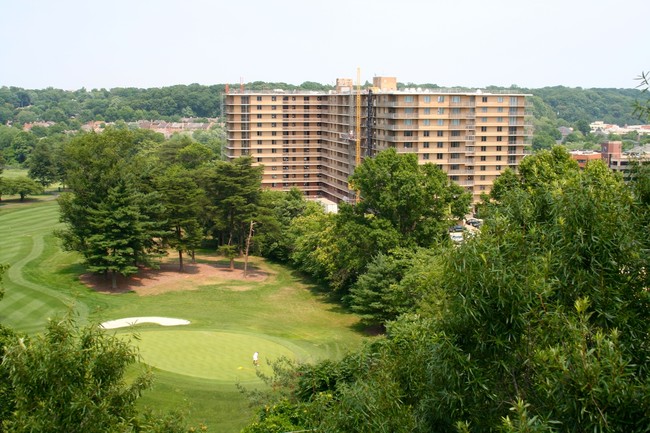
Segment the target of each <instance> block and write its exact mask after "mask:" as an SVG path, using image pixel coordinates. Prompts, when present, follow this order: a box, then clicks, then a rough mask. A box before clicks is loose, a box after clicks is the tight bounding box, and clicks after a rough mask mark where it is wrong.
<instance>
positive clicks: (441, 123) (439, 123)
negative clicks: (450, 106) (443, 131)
mask: <svg viewBox="0 0 650 433" xmlns="http://www.w3.org/2000/svg"><path fill="white" fill-rule="evenodd" d="M436 123H437V125H438V126H444V125H445V121H444V119H438V121H437V122H436Z"/></svg>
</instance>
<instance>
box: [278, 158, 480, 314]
mask: <svg viewBox="0 0 650 433" xmlns="http://www.w3.org/2000/svg"><path fill="white" fill-rule="evenodd" d="M350 182H351V183H352V184H353V185H354V186H355V188H357V189H358V191H359V194H360V196H361V200H360V201H359V202H358V203H355V204H345V203H342V204H340V205H339V212H338V214H336V215H324V214H323V213H322V211H321V213H319V212H317V211H312V212H309V213H306V214H305V215H304V216H302V217H298V218H295V219H294V220H293V222H292V224H291V228H290V230H289V232H290V234H289V236H290V237H292V238H293V239H295V241H294V246H293V250H292V251H291V254H290V259H291V261H292V263H293V264H294V265H295V266H297V267H298V268H299V269H301V270H303V271H304V272H307V273H309V274H311V275H312V276H313V277H315V278H317V279H321V280H323V281H324V282H327V284H328V285H329V287H330V288H331V290H333V291H336V292H339V294H341V295H346V294H347V293H348V290H349V289H350V287H352V286H353V285H354V283H355V282H356V281H357V279H358V278H359V277H360V276H361V275H362V274H363V273H364V272H365V271H366V267H367V266H368V265H369V263H370V262H372V261H373V259H374V258H375V256H377V255H378V254H382V253H383V254H389V253H391V252H392V251H394V250H396V249H398V248H407V249H411V250H413V249H416V248H418V247H433V246H440V245H449V243H450V241H449V236H448V234H447V229H448V228H449V227H450V226H452V225H453V224H454V221H455V220H457V219H461V218H462V217H463V216H464V215H465V214H466V213H467V211H468V209H469V204H470V201H471V197H470V196H469V194H468V193H467V192H465V190H464V189H463V188H462V187H460V186H459V185H457V184H455V183H453V182H451V181H450V180H449V179H448V177H447V175H446V174H445V173H443V172H442V170H440V169H439V168H438V167H436V166H435V165H433V164H423V165H420V164H418V161H417V158H416V155H414V154H398V153H397V152H396V151H395V150H394V149H387V150H385V151H383V152H381V153H379V154H378V155H377V156H376V157H375V158H372V159H367V160H365V161H364V162H363V164H361V165H360V166H359V167H358V168H357V169H356V170H355V172H354V174H353V175H352V176H351V177H350ZM352 299H354V298H352ZM389 308H392V307H389ZM380 322H381V321H380Z"/></svg>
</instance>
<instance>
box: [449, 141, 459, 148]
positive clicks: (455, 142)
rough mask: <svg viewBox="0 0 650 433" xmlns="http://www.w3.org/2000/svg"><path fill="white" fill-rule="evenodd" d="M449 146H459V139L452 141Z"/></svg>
mask: <svg viewBox="0 0 650 433" xmlns="http://www.w3.org/2000/svg"><path fill="white" fill-rule="evenodd" d="M451 147H460V141H452V142H451Z"/></svg>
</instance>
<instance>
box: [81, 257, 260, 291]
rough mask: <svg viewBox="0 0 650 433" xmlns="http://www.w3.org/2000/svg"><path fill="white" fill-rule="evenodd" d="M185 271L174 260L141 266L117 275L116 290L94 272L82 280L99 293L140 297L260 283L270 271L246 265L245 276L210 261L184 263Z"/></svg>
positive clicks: (106, 279)
mask: <svg viewBox="0 0 650 433" xmlns="http://www.w3.org/2000/svg"><path fill="white" fill-rule="evenodd" d="M184 268H185V270H184V272H179V271H178V264H177V263H163V264H161V265H160V269H149V268H142V269H140V270H139V271H138V273H137V274H136V275H132V276H130V277H123V276H121V275H118V277H117V289H112V288H111V277H110V275H109V276H106V277H104V276H102V275H96V274H83V275H81V277H80V279H81V281H82V282H83V283H84V284H85V285H87V286H88V287H90V288H92V289H93V290H95V291H97V292H100V293H107V294H119V293H127V292H135V293H137V294H138V295H140V296H147V295H159V294H161V293H167V292H175V291H180V290H196V289H198V288H199V287H200V286H205V285H208V284H216V283H221V282H225V281H233V280H235V281H246V282H251V281H254V282H260V281H264V280H266V279H267V278H268V277H269V273H268V272H266V271H264V270H261V269H259V268H257V267H256V266H253V267H251V266H250V265H249V269H248V272H247V274H246V277H244V270H243V269H239V268H235V269H234V270H232V271H231V270H230V269H229V268H228V267H227V266H222V265H221V264H213V263H195V264H186V265H185V266H184ZM250 288H252V286H248V285H246V286H237V285H233V286H232V287H231V290H238V291H241V290H247V289H250Z"/></svg>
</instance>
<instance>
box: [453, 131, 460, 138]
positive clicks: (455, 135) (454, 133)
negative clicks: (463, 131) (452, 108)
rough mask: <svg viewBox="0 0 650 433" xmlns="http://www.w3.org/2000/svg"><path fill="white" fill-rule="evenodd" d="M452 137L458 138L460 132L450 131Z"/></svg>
mask: <svg viewBox="0 0 650 433" xmlns="http://www.w3.org/2000/svg"><path fill="white" fill-rule="evenodd" d="M451 136H452V137H460V131H451Z"/></svg>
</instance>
